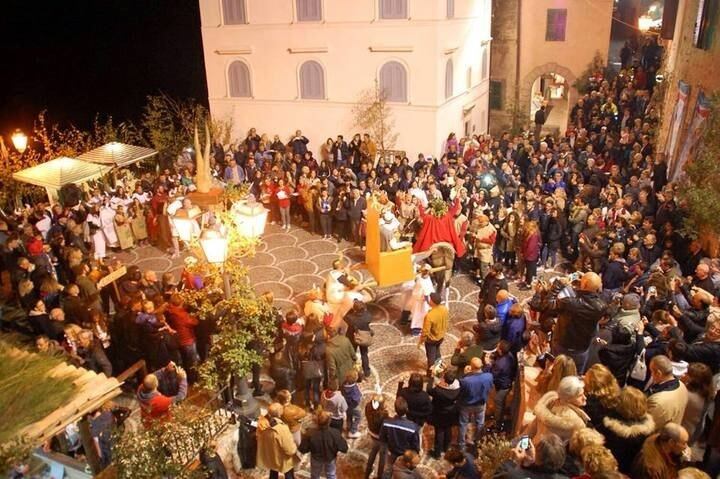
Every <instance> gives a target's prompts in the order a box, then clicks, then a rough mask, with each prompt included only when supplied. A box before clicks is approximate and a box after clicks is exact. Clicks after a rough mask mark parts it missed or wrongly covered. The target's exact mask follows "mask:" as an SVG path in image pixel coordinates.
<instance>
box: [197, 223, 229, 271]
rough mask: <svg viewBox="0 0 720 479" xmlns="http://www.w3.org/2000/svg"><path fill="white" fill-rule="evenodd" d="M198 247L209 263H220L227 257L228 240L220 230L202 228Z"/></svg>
mask: <svg viewBox="0 0 720 479" xmlns="http://www.w3.org/2000/svg"><path fill="white" fill-rule="evenodd" d="M200 247H201V248H202V250H203V253H205V259H206V260H207V262H208V263H210V264H216V265H222V264H223V263H225V260H226V259H227V250H228V240H227V238H226V237H225V236H223V235H222V234H220V232H218V231H215V230H210V229H205V230H203V232H202V234H201V235H200Z"/></svg>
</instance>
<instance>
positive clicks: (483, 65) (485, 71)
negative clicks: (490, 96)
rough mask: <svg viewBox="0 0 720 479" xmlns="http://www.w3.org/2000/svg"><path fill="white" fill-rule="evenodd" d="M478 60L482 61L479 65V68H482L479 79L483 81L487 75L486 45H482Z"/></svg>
mask: <svg viewBox="0 0 720 479" xmlns="http://www.w3.org/2000/svg"><path fill="white" fill-rule="evenodd" d="M480 61H481V62H482V65H480V68H482V76H481V80H483V81H485V80H487V77H488V47H487V45H486V46H484V47H483V52H482V58H481V60H480Z"/></svg>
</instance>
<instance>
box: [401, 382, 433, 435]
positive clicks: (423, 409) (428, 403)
mask: <svg viewBox="0 0 720 479" xmlns="http://www.w3.org/2000/svg"><path fill="white" fill-rule="evenodd" d="M398 396H399V397H401V398H403V399H405V400H406V401H407V404H408V414H407V417H408V419H410V420H411V421H413V422H415V423H416V424H419V425H421V426H422V425H423V424H425V422H426V421H427V420H428V418H429V417H430V414H432V400H431V399H430V395H429V394H428V393H426V392H425V391H423V390H422V389H421V390H419V391H415V390H413V389H411V388H409V387H407V388H403V389H401V390H400V392H399V393H398Z"/></svg>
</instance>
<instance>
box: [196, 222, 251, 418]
mask: <svg viewBox="0 0 720 479" xmlns="http://www.w3.org/2000/svg"><path fill="white" fill-rule="evenodd" d="M199 242H200V247H201V248H202V250H203V253H204V254H205V259H206V260H207V262H208V263H210V264H214V265H216V266H218V267H220V269H221V270H222V277H223V278H222V279H223V293H224V294H225V299H230V297H231V295H232V285H231V284H230V276H229V275H228V274H227V272H226V271H225V268H224V265H225V261H226V260H227V253H228V238H227V236H226V235H224V234H222V233H221V232H219V231H216V230H211V229H205V230H203V232H202V234H201V235H200V239H199ZM230 385H231V386H230V387H231V390H232V397H233V405H234V408H235V411H236V412H237V413H238V414H240V415H242V416H245V417H251V418H256V417H257V416H258V413H259V411H260V404H259V403H258V402H257V400H256V399H255V398H254V397H253V395H252V393H251V392H250V388H249V387H248V382H247V377H246V375H240V377H238V376H237V375H235V374H232V375H231V378H230Z"/></svg>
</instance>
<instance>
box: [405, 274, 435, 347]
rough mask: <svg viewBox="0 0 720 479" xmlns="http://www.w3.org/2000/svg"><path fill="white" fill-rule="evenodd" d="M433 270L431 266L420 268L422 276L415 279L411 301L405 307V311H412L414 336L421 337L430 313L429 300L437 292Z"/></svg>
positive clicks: (411, 326) (411, 329)
mask: <svg viewBox="0 0 720 479" xmlns="http://www.w3.org/2000/svg"><path fill="white" fill-rule="evenodd" d="M431 269H432V266H430V265H429V264H424V265H423V266H422V268H420V274H418V275H417V276H416V277H415V284H414V285H413V289H412V293H411V295H410V300H409V301H408V303H407V304H406V305H405V309H407V310H408V311H410V331H412V334H413V336H419V335H420V331H421V330H422V327H423V322H424V321H425V315H426V314H427V312H428V311H430V304H429V303H428V298H429V297H430V294H431V293H433V292H435V285H433V282H432V278H431V277H430V270H431Z"/></svg>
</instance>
